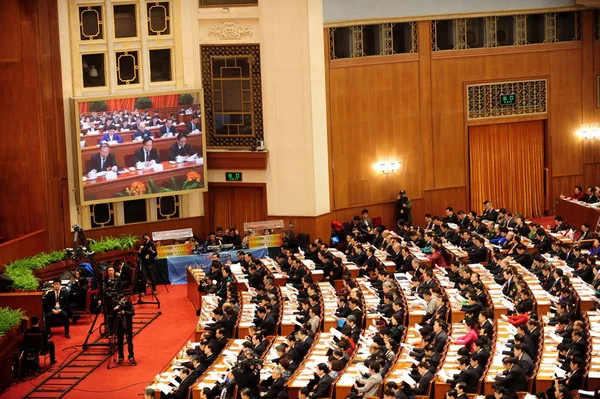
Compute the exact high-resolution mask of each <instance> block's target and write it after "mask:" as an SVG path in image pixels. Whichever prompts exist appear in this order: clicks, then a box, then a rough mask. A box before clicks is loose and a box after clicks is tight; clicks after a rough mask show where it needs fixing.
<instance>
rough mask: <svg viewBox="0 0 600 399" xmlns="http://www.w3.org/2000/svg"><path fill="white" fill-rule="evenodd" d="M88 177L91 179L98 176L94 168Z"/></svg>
mask: <svg viewBox="0 0 600 399" xmlns="http://www.w3.org/2000/svg"><path fill="white" fill-rule="evenodd" d="M88 177H89V178H90V179H95V178H96V172H95V171H93V170H92V171H91V172H90V173H88Z"/></svg>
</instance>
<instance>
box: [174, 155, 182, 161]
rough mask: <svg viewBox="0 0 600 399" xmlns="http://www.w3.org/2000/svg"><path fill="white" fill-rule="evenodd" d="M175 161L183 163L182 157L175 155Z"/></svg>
mask: <svg viewBox="0 0 600 399" xmlns="http://www.w3.org/2000/svg"><path fill="white" fill-rule="evenodd" d="M175 161H177V162H178V163H181V162H183V157H182V156H181V155H177V156H176V157H175Z"/></svg>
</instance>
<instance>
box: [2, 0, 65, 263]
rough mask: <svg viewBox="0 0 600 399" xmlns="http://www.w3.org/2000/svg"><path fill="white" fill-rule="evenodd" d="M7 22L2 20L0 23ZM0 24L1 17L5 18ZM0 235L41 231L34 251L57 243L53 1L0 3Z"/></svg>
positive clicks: (58, 123) (60, 151)
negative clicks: (1, 120)
mask: <svg viewBox="0 0 600 399" xmlns="http://www.w3.org/2000/svg"><path fill="white" fill-rule="evenodd" d="M6 18H8V19H6ZM5 19H6V20H5ZM0 21H2V22H4V24H3V26H7V27H10V29H3V30H2V32H0V46H2V44H4V46H2V48H4V49H5V50H6V51H3V54H2V55H0V86H1V87H2V90H1V91H0V108H1V109H2V112H3V114H4V115H6V116H7V117H8V118H9V120H10V123H9V124H8V125H7V126H6V127H5V128H4V129H2V132H1V133H0V138H2V139H3V141H4V142H5V143H10V145H3V146H0V159H2V173H1V174H0V187H2V191H3V193H4V195H2V196H0V236H4V237H6V238H8V239H11V238H15V237H18V236H20V235H23V234H27V233H30V232H34V231H37V230H46V231H47V233H48V234H47V240H46V242H44V243H43V244H42V245H40V247H39V248H37V249H38V251H45V250H47V249H49V248H52V249H55V248H60V247H63V246H64V235H65V228H64V220H65V214H64V212H63V209H67V208H68V207H67V206H63V203H62V198H63V194H64V190H66V185H64V186H63V185H62V184H61V181H63V180H61V179H65V180H64V181H66V176H67V173H66V160H65V158H66V157H65V154H66V149H65V145H64V140H65V138H64V126H63V125H64V123H63V109H62V105H61V101H62V84H61V70H60V52H59V51H58V50H59V49H58V45H59V44H58V43H59V40H58V13H57V4H56V2H46V1H43V0H34V1H24V0H6V1H2V2H0Z"/></svg>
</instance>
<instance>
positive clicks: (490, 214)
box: [481, 201, 498, 223]
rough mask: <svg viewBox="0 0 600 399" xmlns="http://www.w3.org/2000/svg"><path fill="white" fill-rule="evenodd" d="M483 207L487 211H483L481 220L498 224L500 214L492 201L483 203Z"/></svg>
mask: <svg viewBox="0 0 600 399" xmlns="http://www.w3.org/2000/svg"><path fill="white" fill-rule="evenodd" d="M483 206H484V208H485V209H484V210H483V214H482V215H481V218H482V219H484V220H489V221H490V222H494V223H496V220H497V219H498V212H497V211H496V210H495V209H494V205H493V204H492V201H483Z"/></svg>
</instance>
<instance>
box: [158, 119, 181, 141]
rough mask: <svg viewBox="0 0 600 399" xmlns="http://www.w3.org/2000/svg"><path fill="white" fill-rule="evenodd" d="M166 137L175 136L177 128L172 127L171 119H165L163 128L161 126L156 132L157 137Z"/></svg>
mask: <svg viewBox="0 0 600 399" xmlns="http://www.w3.org/2000/svg"><path fill="white" fill-rule="evenodd" d="M168 135H171V136H176V135H177V128H176V127H175V126H173V119H167V121H166V122H165V125H164V126H161V127H160V129H159V130H158V136H159V137H167V136H168Z"/></svg>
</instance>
